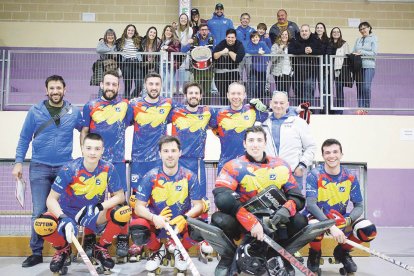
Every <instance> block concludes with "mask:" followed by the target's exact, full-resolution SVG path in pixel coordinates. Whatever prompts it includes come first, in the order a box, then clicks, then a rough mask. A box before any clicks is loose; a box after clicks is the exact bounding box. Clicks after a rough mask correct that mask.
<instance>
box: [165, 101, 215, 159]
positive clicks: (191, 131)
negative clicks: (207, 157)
mask: <svg viewBox="0 0 414 276" xmlns="http://www.w3.org/2000/svg"><path fill="white" fill-rule="evenodd" d="M212 116H213V109H212V108H210V107H208V106H199V107H198V108H197V111H195V112H191V111H189V110H188V109H187V108H186V107H176V108H174V109H173V110H172V112H171V113H170V115H169V119H168V122H169V123H170V122H171V123H172V135H173V136H175V137H177V138H178V139H180V142H181V150H182V157H188V158H204V150H205V145H206V139H207V129H208V128H209V127H210V126H211V123H210V119H211V117H212Z"/></svg>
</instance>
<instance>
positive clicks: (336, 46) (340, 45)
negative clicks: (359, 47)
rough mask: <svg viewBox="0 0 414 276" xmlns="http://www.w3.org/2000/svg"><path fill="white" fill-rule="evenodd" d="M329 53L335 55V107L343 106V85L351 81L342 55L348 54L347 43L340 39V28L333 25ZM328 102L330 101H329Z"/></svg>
mask: <svg viewBox="0 0 414 276" xmlns="http://www.w3.org/2000/svg"><path fill="white" fill-rule="evenodd" d="M327 53H328V54H329V55H335V56H340V57H335V59H334V74H335V77H334V78H335V92H336V105H335V106H336V107H343V106H345V105H344V86H346V85H349V84H350V83H352V81H351V75H350V70H349V68H348V67H347V66H344V60H345V59H344V57H345V56H346V55H347V54H349V46H348V43H347V42H346V41H345V40H343V39H342V32H341V29H339V28H338V27H335V28H333V29H332V30H331V35H330V38H329V44H328V50H327ZM329 102H330V101H329ZM342 113H343V110H336V111H335V114H342Z"/></svg>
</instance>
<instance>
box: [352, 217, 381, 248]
mask: <svg viewBox="0 0 414 276" xmlns="http://www.w3.org/2000/svg"><path fill="white" fill-rule="evenodd" d="M352 233H353V235H354V236H355V237H356V238H358V239H359V240H360V241H363V242H370V241H372V240H373V239H375V237H376V236H377V228H376V227H375V224H373V223H372V222H371V221H369V220H367V219H358V220H356V221H355V223H354V224H353V226H352Z"/></svg>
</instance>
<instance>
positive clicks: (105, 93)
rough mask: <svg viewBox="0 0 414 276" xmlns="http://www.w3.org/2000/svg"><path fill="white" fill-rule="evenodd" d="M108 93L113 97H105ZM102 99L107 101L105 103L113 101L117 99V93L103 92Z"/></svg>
mask: <svg viewBox="0 0 414 276" xmlns="http://www.w3.org/2000/svg"><path fill="white" fill-rule="evenodd" d="M108 92H112V93H113V96H112V97H109V96H107V93H108ZM102 97H104V99H105V100H107V101H112V100H113V99H116V97H118V92H115V91H114V90H109V89H108V90H105V91H104V92H103V93H102Z"/></svg>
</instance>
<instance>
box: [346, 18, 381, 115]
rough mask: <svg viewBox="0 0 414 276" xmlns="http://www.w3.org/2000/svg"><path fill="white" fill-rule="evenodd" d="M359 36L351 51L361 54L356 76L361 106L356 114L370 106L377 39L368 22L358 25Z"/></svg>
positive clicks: (364, 111) (359, 104)
mask: <svg viewBox="0 0 414 276" xmlns="http://www.w3.org/2000/svg"><path fill="white" fill-rule="evenodd" d="M358 29H359V32H360V33H361V37H360V38H358V39H357V40H356V41H355V46H354V49H353V50H352V53H353V54H354V55H359V56H362V69H361V71H360V73H359V74H357V76H356V85H357V98H358V107H360V108H362V111H361V110H359V112H358V114H367V113H368V112H367V111H366V110H365V108H369V107H370V106H371V84H372V79H373V78H374V75H375V56H376V55H377V51H378V39H377V37H376V35H374V34H373V33H372V27H371V25H370V24H369V23H368V22H362V23H360V24H359V26H358Z"/></svg>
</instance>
